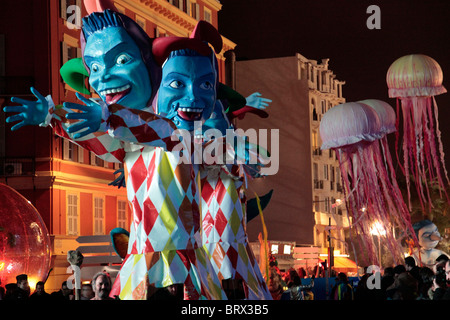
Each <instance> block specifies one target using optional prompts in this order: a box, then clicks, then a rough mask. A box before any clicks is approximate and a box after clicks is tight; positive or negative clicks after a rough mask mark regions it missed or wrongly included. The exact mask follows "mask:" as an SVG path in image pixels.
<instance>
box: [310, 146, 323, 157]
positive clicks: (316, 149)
mask: <svg viewBox="0 0 450 320" xmlns="http://www.w3.org/2000/svg"><path fill="white" fill-rule="evenodd" d="M312 154H313V156H321V155H322V150H320V147H313V150H312Z"/></svg>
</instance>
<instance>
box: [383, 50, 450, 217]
mask: <svg viewBox="0 0 450 320" xmlns="http://www.w3.org/2000/svg"><path fill="white" fill-rule="evenodd" d="M442 81H443V73H442V69H441V67H440V66H439V64H438V63H437V62H436V61H435V60H434V59H432V58H430V57H428V56H426V55H423V54H411V55H407V56H403V57H401V58H399V59H397V60H396V61H394V63H392V65H391V66H390V67H389V70H388V72H387V75H386V82H387V86H388V88H389V97H391V98H397V122H396V126H397V129H398V128H399V118H400V111H399V109H400V106H399V105H400V103H399V100H400V101H401V108H402V114H403V165H402V164H401V163H399V164H400V167H401V169H402V171H403V174H404V175H405V177H406V182H407V188H408V201H409V207H410V209H411V192H410V178H409V177H410V175H412V176H413V177H414V183H415V186H416V190H417V193H418V197H419V199H420V203H421V206H422V209H423V210H424V212H425V203H427V202H428V210H431V207H432V204H431V196H430V190H429V188H428V185H429V182H431V181H432V182H434V183H437V184H438V186H439V189H440V196H441V198H442V195H443V193H444V194H445V196H446V197H447V200H448V195H447V192H446V186H445V184H444V177H443V176H445V179H446V180H447V181H446V182H447V184H450V181H449V179H448V175H447V170H446V168H445V163H444V152H443V146H442V141H441V132H440V131H439V121H438V107H437V104H436V100H435V98H434V96H436V95H439V94H442V93H445V92H447V90H446V89H445V88H444V87H443V85H442ZM398 141H399V133H398V132H397V134H396V148H395V149H396V150H397V158H398ZM436 142H437V143H438V145H439V147H437V146H436ZM399 162H400V161H399ZM427 176H428V177H427Z"/></svg>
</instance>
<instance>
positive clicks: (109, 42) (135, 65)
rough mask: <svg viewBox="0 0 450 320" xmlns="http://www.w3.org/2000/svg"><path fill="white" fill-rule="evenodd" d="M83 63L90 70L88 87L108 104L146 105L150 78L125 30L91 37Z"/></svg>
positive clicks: (112, 30) (136, 48)
mask: <svg viewBox="0 0 450 320" xmlns="http://www.w3.org/2000/svg"><path fill="white" fill-rule="evenodd" d="M84 60H85V62H86V65H87V66H88V68H89V70H90V76H89V83H90V85H91V86H92V88H94V90H95V91H96V92H97V93H98V94H99V95H100V97H101V98H102V100H103V101H105V102H106V103H107V104H108V105H110V104H114V103H119V104H121V105H123V106H126V107H128V108H133V109H142V108H145V107H146V106H147V103H148V101H149V99H150V97H151V93H152V87H151V82H150V76H149V74H148V71H147V68H146V66H145V64H144V62H143V60H142V58H141V53H140V51H139V48H138V46H137V45H136V43H135V42H134V41H133V39H132V38H131V37H130V36H129V35H128V33H127V32H126V31H125V29H123V28H120V27H109V28H105V29H103V30H101V31H97V32H95V33H94V34H92V35H91V36H90V37H89V38H88V39H87V42H86V48H85V51H84Z"/></svg>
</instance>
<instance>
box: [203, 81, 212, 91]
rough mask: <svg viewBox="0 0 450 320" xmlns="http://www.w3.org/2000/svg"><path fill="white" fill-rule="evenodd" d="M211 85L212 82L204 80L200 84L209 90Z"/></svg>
mask: <svg viewBox="0 0 450 320" xmlns="http://www.w3.org/2000/svg"><path fill="white" fill-rule="evenodd" d="M212 87H213V84H212V83H211V82H209V81H205V82H203V83H202V84H201V85H200V88H202V89H204V90H209V89H211V88H212Z"/></svg>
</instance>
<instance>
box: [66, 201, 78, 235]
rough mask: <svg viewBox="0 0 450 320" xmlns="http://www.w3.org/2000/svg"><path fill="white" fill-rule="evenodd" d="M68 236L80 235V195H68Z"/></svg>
mask: <svg viewBox="0 0 450 320" xmlns="http://www.w3.org/2000/svg"><path fill="white" fill-rule="evenodd" d="M67 234H68V235H72V236H77V235H78V195H76V194H67Z"/></svg>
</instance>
